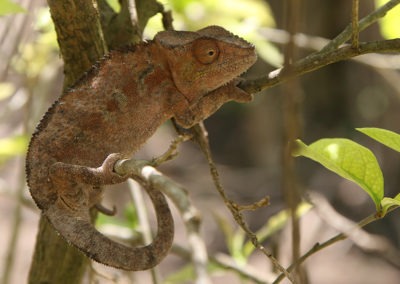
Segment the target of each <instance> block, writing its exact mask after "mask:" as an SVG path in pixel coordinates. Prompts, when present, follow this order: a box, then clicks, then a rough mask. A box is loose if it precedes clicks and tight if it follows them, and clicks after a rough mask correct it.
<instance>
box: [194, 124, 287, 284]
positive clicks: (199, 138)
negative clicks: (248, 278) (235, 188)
mask: <svg viewBox="0 0 400 284" xmlns="http://www.w3.org/2000/svg"><path fill="white" fill-rule="evenodd" d="M192 129H193V131H194V132H195V137H194V139H195V141H196V142H197V143H199V145H200V148H201V150H202V151H203V154H204V155H205V157H206V159H207V162H208V166H209V168H210V173H211V176H212V178H213V182H214V185H215V187H216V189H217V191H218V193H219V194H220V195H221V197H222V199H223V200H224V202H225V205H226V206H227V207H228V209H229V211H230V212H231V214H232V216H233V218H234V219H235V221H236V223H237V224H238V225H239V226H240V227H241V228H242V229H243V231H244V232H245V233H246V235H247V237H248V238H249V239H250V241H251V242H252V244H253V245H254V247H256V248H257V249H259V250H260V251H261V252H262V253H263V254H264V255H266V256H267V257H268V258H269V259H270V260H271V262H272V264H273V265H274V266H275V267H276V269H278V270H279V271H280V272H282V273H283V274H284V275H285V276H286V277H287V278H288V279H289V280H290V281H291V282H292V283H294V280H293V278H292V276H291V275H290V274H289V273H288V271H287V270H286V269H285V268H284V267H283V266H282V265H281V264H280V263H279V261H278V260H277V259H276V258H275V257H274V256H273V255H272V254H271V253H270V252H269V251H268V250H267V249H266V248H265V247H264V246H263V245H262V244H261V243H260V242H259V241H258V238H257V236H256V235H255V234H254V233H253V232H252V231H251V230H250V228H249V226H248V225H247V223H246V222H245V221H244V218H243V215H242V213H241V212H240V210H239V206H238V205H237V204H236V203H235V202H234V201H232V200H230V199H229V198H228V196H227V194H226V192H225V190H224V189H223V187H222V184H221V181H220V179H219V174H218V170H217V167H216V166H215V163H214V161H213V159H212V155H211V150H210V146H209V142H208V139H207V131H206V130H205V128H204V125H203V123H200V124H197V125H196V126H194V127H193V128H192Z"/></svg>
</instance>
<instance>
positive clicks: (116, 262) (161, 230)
mask: <svg viewBox="0 0 400 284" xmlns="http://www.w3.org/2000/svg"><path fill="white" fill-rule="evenodd" d="M147 192H148V194H149V196H150V198H151V201H152V202H153V205H154V208H155V212H156V216H157V224H158V231H157V235H156V237H155V239H154V241H153V242H152V243H151V244H149V245H147V246H144V247H139V248H131V247H127V246H125V245H122V244H120V243H117V242H115V241H112V240H111V239H109V238H107V237H106V236H104V235H103V234H101V233H100V232H99V231H97V230H96V229H95V228H94V226H93V225H92V224H91V222H90V216H89V211H88V210H87V209H86V210H82V211H84V212H74V211H72V210H70V209H69V208H68V207H67V205H66V204H65V203H63V202H56V203H54V204H53V206H51V207H49V208H48V209H47V210H46V211H44V215H45V216H46V217H47V218H48V219H49V221H50V223H51V224H52V225H53V226H54V227H55V229H56V230H57V231H58V232H59V233H60V234H61V235H62V236H63V237H64V238H65V239H66V240H67V241H68V242H70V243H72V244H73V245H74V246H76V247H77V248H79V249H80V250H81V251H82V252H83V253H85V254H86V255H87V256H88V257H90V258H91V259H93V260H95V261H97V262H100V263H102V264H105V265H109V266H112V267H115V268H120V269H125V270H132V271H137V270H146V269H149V268H152V267H154V266H156V265H157V264H158V263H160V262H161V260H162V259H163V258H164V257H165V256H166V255H167V253H168V251H169V249H170V248H171V246H172V241H173V237H174V221H173V218H172V215H171V212H170V209H169V206H168V203H167V201H166V199H165V197H164V195H163V194H162V193H161V192H160V191H158V190H156V189H153V188H149V189H147Z"/></svg>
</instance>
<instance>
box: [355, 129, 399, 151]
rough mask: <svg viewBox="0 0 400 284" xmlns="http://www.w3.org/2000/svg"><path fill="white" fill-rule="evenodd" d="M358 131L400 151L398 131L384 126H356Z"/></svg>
mask: <svg viewBox="0 0 400 284" xmlns="http://www.w3.org/2000/svg"><path fill="white" fill-rule="evenodd" d="M356 129H357V130H358V131H360V132H362V133H364V134H365V135H368V136H369V137H371V138H372V139H375V140H376V141H378V142H380V143H382V144H383V145H385V146H387V147H389V148H391V149H393V150H395V151H397V152H400V135H399V134H397V133H396V132H393V131H389V130H386V129H382V128H373V127H371V128H356Z"/></svg>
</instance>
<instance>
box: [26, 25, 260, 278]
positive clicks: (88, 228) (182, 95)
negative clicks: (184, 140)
mask: <svg viewBox="0 0 400 284" xmlns="http://www.w3.org/2000/svg"><path fill="white" fill-rule="evenodd" d="M255 61H256V54H255V50H254V47H253V46H252V45H251V44H249V43H248V42H246V41H244V40H243V39H241V38H239V37H237V36H235V35H233V34H231V33H230V32H228V31H226V30H225V29H223V28H221V27H218V26H210V27H207V28H204V29H201V30H199V31H197V32H185V31H164V32H160V33H158V34H157V35H156V36H155V38H154V40H152V41H149V42H146V43H141V44H139V45H136V46H134V47H133V48H130V49H128V50H124V51H112V52H110V53H109V54H108V55H107V56H106V57H105V58H104V59H103V60H101V61H100V62H99V63H98V64H97V65H95V66H94V67H93V68H92V69H91V70H90V71H89V72H88V73H87V74H86V75H85V76H84V77H83V78H82V79H81V80H79V81H78V82H77V83H76V84H75V85H74V86H73V87H72V88H71V89H70V90H68V91H67V92H65V93H64V94H63V95H62V96H61V97H60V99H58V100H57V101H56V102H55V103H54V104H53V106H51V107H50V109H49V110H48V111H47V113H46V114H45V116H44V117H43V119H42V120H41V122H40V123H39V125H38V127H37V129H36V132H35V133H34V134H33V136H32V139H31V141H30V145H29V150H28V154H27V159H26V171H27V180H28V185H29V188H30V192H31V195H32V197H33V199H34V200H35V202H36V204H37V206H38V207H39V208H40V209H41V210H42V213H43V215H44V216H46V217H47V218H48V220H49V221H50V223H51V224H52V225H53V226H54V228H55V229H56V230H57V232H58V233H59V234H61V236H63V237H64V238H65V239H66V240H67V241H68V242H69V243H71V244H73V245H74V246H76V247H77V248H78V249H80V250H81V251H82V252H83V253H85V254H86V255H87V256H89V257H90V258H92V259H94V260H96V261H98V262H100V263H103V264H106V265H110V266H113V267H116V268H121V269H126V270H145V269H149V268H151V267H153V266H155V265H157V264H158V263H159V262H160V261H161V260H162V259H163V258H164V257H165V256H166V254H167V253H168V250H169V248H170V247H171V245H172V240H173V234H174V228H173V226H174V224H173V219H172V217H171V213H170V211H169V207H168V204H167V203H166V200H165V198H164V196H163V195H162V194H161V193H160V192H158V191H156V190H149V191H148V192H149V195H150V197H151V198H152V201H153V204H154V206H155V209H156V215H157V222H158V232H157V236H156V237H155V239H154V241H153V243H151V244H150V245H147V246H144V247H139V248H131V247H127V246H125V245H122V244H119V243H117V242H115V241H112V240H110V239H109V238H107V237H105V236H104V235H102V234H101V233H100V232H98V231H97V230H96V229H95V228H94V226H93V225H92V224H91V222H90V216H89V209H90V208H92V207H94V206H96V207H97V208H98V209H99V210H100V211H106V210H103V209H102V207H101V205H100V202H101V199H102V191H103V186H104V185H107V184H115V183H120V182H123V181H124V180H126V178H127V177H122V176H119V175H117V174H116V173H115V172H114V171H113V166H114V164H115V162H116V161H117V160H119V159H121V158H130V157H131V156H132V155H133V154H134V153H135V152H136V151H137V150H138V149H139V147H140V146H141V145H142V144H143V143H144V142H145V141H146V140H147V139H148V138H149V137H150V136H152V134H153V133H154V132H155V130H156V129H157V128H158V127H159V126H160V125H161V124H163V123H164V122H165V121H166V120H168V119H170V118H174V119H175V121H176V122H177V123H178V124H179V125H180V126H182V127H185V128H188V127H191V126H193V125H194V124H196V123H198V122H199V121H201V120H204V119H205V118H207V117H208V116H210V115H211V114H212V113H214V112H215V111H216V110H217V109H218V108H219V107H220V106H221V105H222V104H224V103H225V102H227V101H230V100H235V101H238V102H247V101H250V100H251V99H252V96H251V95H250V94H247V93H246V92H244V91H243V90H241V89H239V88H238V87H237V86H236V85H237V84H238V82H239V81H240V80H239V79H238V78H237V76H239V75H240V74H241V73H243V72H244V71H246V70H247V69H248V68H249V67H250V66H251V65H252V64H253V63H254V62H255ZM105 213H107V212H105Z"/></svg>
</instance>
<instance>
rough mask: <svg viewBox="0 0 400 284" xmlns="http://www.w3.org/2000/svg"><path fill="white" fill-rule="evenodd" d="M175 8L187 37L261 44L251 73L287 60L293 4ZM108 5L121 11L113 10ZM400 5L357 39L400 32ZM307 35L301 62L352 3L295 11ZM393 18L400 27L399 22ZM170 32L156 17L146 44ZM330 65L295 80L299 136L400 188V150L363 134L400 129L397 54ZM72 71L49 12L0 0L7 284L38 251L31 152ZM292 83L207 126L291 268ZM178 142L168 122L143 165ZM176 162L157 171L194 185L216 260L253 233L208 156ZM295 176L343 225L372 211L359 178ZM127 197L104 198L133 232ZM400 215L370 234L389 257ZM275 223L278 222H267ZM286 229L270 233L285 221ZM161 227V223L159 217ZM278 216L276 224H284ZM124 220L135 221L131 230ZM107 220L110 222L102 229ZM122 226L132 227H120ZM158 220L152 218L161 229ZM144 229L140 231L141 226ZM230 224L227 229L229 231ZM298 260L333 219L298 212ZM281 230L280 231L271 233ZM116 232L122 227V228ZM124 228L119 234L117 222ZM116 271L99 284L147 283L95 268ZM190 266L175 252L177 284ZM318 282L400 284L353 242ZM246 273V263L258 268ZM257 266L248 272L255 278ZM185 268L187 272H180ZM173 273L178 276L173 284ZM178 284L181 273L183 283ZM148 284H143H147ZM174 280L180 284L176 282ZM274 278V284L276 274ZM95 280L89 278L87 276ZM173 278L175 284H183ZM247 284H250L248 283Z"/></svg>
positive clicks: (226, 176) (0, 177) (1, 197)
mask: <svg viewBox="0 0 400 284" xmlns="http://www.w3.org/2000/svg"><path fill="white" fill-rule="evenodd" d="M161 2H162V3H163V4H164V5H165V7H166V9H171V10H172V11H173V17H174V26H175V28H176V29H177V30H197V29H200V28H202V27H204V26H208V25H221V26H223V27H225V28H226V29H228V30H230V31H231V32H233V33H235V34H237V35H239V36H241V37H244V38H245V39H247V40H248V41H250V42H252V43H253V44H254V45H255V46H256V48H257V52H258V53H259V61H258V62H257V63H256V64H255V66H253V67H252V68H251V70H250V71H249V72H248V73H247V74H246V75H245V76H246V77H248V78H255V77H258V76H262V75H266V74H268V72H270V71H272V70H274V69H276V68H279V67H280V66H282V64H283V54H282V43H285V42H286V41H287V39H286V37H287V34H286V33H285V32H284V14H285V11H284V9H285V3H286V2H288V1H279V0H271V1H262V0H247V1H246V0H242V1H240V0H234V1H232V0H231V1H228V0H223V1H214V0H205V1H183V0H180V1H179V0H171V1H161ZM384 2H386V1H381V0H376V1H373V0H364V1H360V17H363V16H365V15H367V14H369V13H371V12H372V11H373V10H374V9H376V7H377V6H380V5H382V4H383V3H384ZM110 5H112V6H113V7H115V9H118V3H117V1H110ZM399 10H400V7H397V8H396V9H393V10H392V11H391V12H390V13H389V14H388V15H387V17H385V21H384V22H380V23H379V25H378V24H375V25H373V26H371V27H369V28H368V29H367V30H366V31H364V32H362V33H361V34H360V40H361V41H373V40H380V39H384V38H396V37H400V29H399V26H400V23H399V19H400V11H399ZM298 13H299V14H298V15H299V16H298V17H299V24H298V26H297V27H296V29H297V31H298V32H299V33H302V34H304V38H303V41H302V43H301V44H300V46H297V48H298V49H297V54H298V55H297V57H298V58H301V57H304V56H306V55H307V54H309V53H311V52H312V51H315V50H318V49H320V48H321V47H323V45H324V43H325V41H324V39H326V40H329V39H332V38H334V37H335V36H336V35H337V34H339V33H340V32H341V31H342V30H343V29H344V28H345V27H346V26H347V25H348V24H349V23H350V19H351V1H349V0H325V1H319V0H303V1H302V2H301V9H300V10H299V11H298ZM396 21H397V22H396ZM160 30H162V25H161V21H160V17H159V16H156V17H154V18H152V19H151V21H150V22H149V24H148V25H147V28H146V29H145V37H146V38H147V39H151V38H152V37H153V36H154V34H155V33H156V32H158V31H160ZM360 59H362V60H349V61H345V62H340V63H336V64H333V65H330V66H326V67H324V68H322V69H320V70H317V71H315V72H312V73H309V74H306V75H304V76H301V77H300V78H298V79H297V80H296V86H297V92H298V93H299V98H300V103H299V106H300V107H301V109H300V119H299V125H300V129H299V132H300V133H301V134H300V138H301V139H302V140H303V141H305V142H306V143H311V142H313V141H315V140H317V139H320V138H326V137H344V138H349V139H352V140H354V141H357V142H358V143H360V144H362V145H364V146H366V147H368V148H369V149H371V150H372V151H373V153H374V154H375V155H376V156H377V159H378V161H379V164H380V166H381V168H382V171H383V175H384V178H385V196H390V197H393V196H395V195H396V194H397V193H398V192H399V191H400V190H399V188H400V155H398V153H395V152H394V151H393V150H390V149H388V148H385V147H383V146H382V145H381V144H379V143H376V142H374V141H373V140H372V139H370V138H368V137H367V136H364V135H362V134H360V133H358V132H357V131H356V130H355V128H357V127H381V128H385V129H389V130H392V131H395V132H397V133H400V73H399V69H400V55H399V56H397V57H392V58H391V60H385V58H383V57H380V56H376V55H375V56H369V57H367V56H362V57H360ZM62 86H63V65H62V59H61V56H60V54H59V51H58V46H57V40H56V35H55V32H54V27H53V25H52V22H51V18H50V14H49V11H48V8H47V4H46V2H45V1H42V0H20V1H13V2H10V1H8V0H1V1H0V216H1V217H0V230H1V232H2V233H1V234H0V275H1V276H3V277H6V278H8V279H9V281H8V283H24V282H26V279H27V275H28V272H29V266H30V261H31V256H32V254H33V249H34V244H35V238H36V234H37V224H38V220H39V217H40V212H39V210H38V209H37V208H36V207H35V205H34V204H33V202H32V200H31V198H30V195H29V191H28V189H27V187H26V183H25V172H24V158H25V157H24V155H25V152H26V147H27V143H28V141H29V137H30V135H31V134H32V132H33V131H34V128H35V125H36V124H37V123H38V121H39V120H40V118H41V116H42V115H43V113H44V112H45V111H46V109H47V108H48V107H49V106H50V105H51V103H52V102H53V101H54V100H55V99H56V98H57V97H58V96H59V95H60V94H61V92H62ZM283 96H285V88H284V87H282V86H277V87H273V88H270V89H268V90H266V91H264V92H261V93H259V94H256V95H255V99H254V101H253V102H251V103H248V104H237V103H228V104H226V105H225V106H223V107H222V108H221V109H220V110H219V111H218V112H217V113H216V114H214V115H213V116H212V117H210V118H209V119H207V120H206V121H205V125H206V127H207V129H208V133H209V139H210V143H211V149H212V152H213V155H214V158H215V160H216V162H217V165H218V168H219V170H220V175H221V179H222V182H223V185H224V187H225V189H226V191H227V192H228V194H229V196H230V197H231V198H232V199H234V200H235V201H236V202H238V203H239V204H248V203H252V202H256V201H258V200H259V199H261V198H262V197H264V196H266V195H269V196H270V198H271V200H270V203H271V204H270V206H268V207H265V208H262V209H259V210H256V211H254V212H251V213H246V214H245V216H246V220H247V222H248V224H249V225H250V227H251V228H252V229H253V230H254V231H257V230H259V229H260V228H266V227H268V226H269V227H268V228H270V229H271V228H272V231H273V233H271V234H270V235H269V237H268V238H266V240H265V241H264V244H265V245H266V247H268V249H269V250H271V251H273V252H274V254H275V255H276V256H277V258H278V259H279V261H280V262H281V263H282V264H283V265H284V266H287V265H289V264H290V263H291V248H290V247H291V239H290V236H291V235H290V225H289V224H290V222H286V221H287V218H286V217H285V215H284V212H285V211H283V210H284V209H285V206H286V205H285V202H284V198H283V194H282V183H283V182H282V181H283V180H284V179H285V176H283V174H282V155H283V154H282V151H283V146H282V141H284V140H283V135H284V134H283V130H284V122H283V102H282V97H283ZM175 135H176V133H175V131H174V129H173V127H171V124H170V123H166V124H165V125H163V126H162V127H161V128H160V129H159V131H158V132H157V133H156V134H155V136H154V137H153V138H151V139H150V141H148V143H146V145H145V146H144V147H143V149H142V150H141V151H140V152H139V153H138V154H137V157H140V158H146V159H151V158H153V157H155V156H157V155H160V154H161V153H163V152H164V151H165V150H166V149H167V148H168V146H169V144H170V142H171V141H172V140H173V139H174V137H175ZM179 151H180V154H179V156H178V157H177V158H176V159H175V160H173V161H171V162H168V163H166V164H164V165H163V166H162V167H161V168H160V170H161V171H162V172H163V173H164V174H165V175H168V176H170V177H171V178H173V179H174V180H176V181H177V182H179V183H181V184H182V185H184V186H185V187H186V188H187V189H188V191H189V194H190V198H191V200H192V202H193V204H194V205H195V206H196V207H197V208H198V209H199V210H200V212H201V214H202V218H203V223H202V234H203V235H202V236H203V237H204V240H205V242H206V244H207V249H208V252H209V254H210V255H212V256H214V255H217V254H220V253H221V254H232V252H234V251H235V248H234V246H230V245H229V243H230V242H229V241H228V240H232V239H234V238H235V236H236V240H240V238H241V237H243V236H242V235H241V233H240V230H237V225H235V223H234V221H233V219H232V217H231V215H230V213H229V211H228V210H227V209H226V208H225V207H224V203H223V201H222V200H221V198H220V197H219V195H218V194H217V192H216V190H215V188H214V186H213V183H212V179H211V177H210V175H209V169H208V166H207V163H206V160H205V158H204V157H203V155H202V153H201V151H200V150H199V148H198V147H197V146H196V145H195V144H193V143H191V142H186V143H184V144H183V145H181V146H180V148H179ZM296 167H297V171H296V175H297V179H298V183H299V187H301V188H302V192H303V194H304V195H307V192H309V191H313V192H318V193H320V194H322V196H324V197H325V198H326V199H327V200H328V201H329V203H330V204H331V205H332V206H333V207H334V208H335V210H336V211H338V212H339V213H340V214H342V215H343V216H345V217H346V218H348V219H350V220H354V221H359V220H361V219H363V218H365V217H366V216H368V215H370V214H372V213H373V212H374V210H375V207H374V204H373V202H372V201H371V200H370V198H369V197H368V195H367V194H366V193H365V192H363V191H362V190H360V188H358V187H357V186H356V185H354V184H353V183H351V182H349V181H346V180H344V179H342V178H340V177H338V176H336V175H335V174H333V173H331V172H329V171H327V170H326V169H324V168H322V167H321V166H320V165H318V164H316V163H313V162H311V161H309V160H306V159H304V158H298V159H296ZM127 200H130V197H129V192H128V191H127V190H126V187H125V186H115V188H114V189H113V190H110V191H108V192H107V194H106V200H105V204H106V205H109V206H112V205H113V204H116V205H117V207H118V210H119V211H118V212H119V213H118V216H117V218H120V224H121V223H122V224H123V226H125V225H126V224H131V223H132V222H131V221H132V220H134V219H135V216H134V215H135V214H134V213H132V211H133V210H132V205H131V203H130V202H127ZM174 214H175V220H176V231H177V232H176V237H175V241H176V243H179V244H182V245H185V243H186V239H185V230H184V226H183V224H182V221H181V217H180V216H179V215H178V214H177V213H176V210H174ZM398 214H399V213H398V212H396V211H395V212H394V213H392V214H390V215H388V216H387V217H385V218H384V219H382V220H380V221H378V222H374V223H373V224H371V225H369V226H367V227H366V228H365V229H366V230H367V231H368V232H369V233H370V234H377V235H380V236H381V237H383V238H385V240H386V241H388V242H389V244H390V245H391V246H392V247H393V248H397V249H398V248H399V246H400V222H399V221H398V220H399V216H398ZM271 217H273V218H272V219H271ZM277 217H280V218H281V219H279V220H280V221H279V222H278V225H274V226H273V225H271V220H275V221H276V220H277ZM151 218H152V220H154V217H151ZM274 218H275V219H274ZM127 220H128V221H127ZM109 222H111V221H110V220H109V219H106V218H103V217H101V218H100V220H99V223H100V224H102V225H104V224H108V223H109ZM124 222H125V223H124ZM154 222H155V221H152V223H154ZM133 223H135V222H133ZM225 225H229V226H230V227H231V231H229V230H226V229H223V227H224V226H225ZM300 225H301V251H302V252H306V251H307V250H308V249H310V248H311V247H312V246H313V245H314V244H315V243H316V242H323V241H325V240H327V239H329V238H331V237H332V236H334V235H336V234H337V233H338V231H336V230H335V229H334V228H333V227H332V226H331V225H330V224H328V223H326V222H325V221H323V220H322V219H321V217H320V216H319V215H318V213H317V212H316V211H315V210H313V209H310V208H307V209H305V210H304V212H303V213H302V216H301V219H300ZM271 226H272V227H271ZM114 229H115V226H114ZM117 229H118V226H117ZM247 261H248V264H249V265H250V266H251V267H252V268H255V269H256V270H257V273H259V274H260V275H261V276H262V277H264V279H269V278H268V277H269V276H268V275H270V273H272V272H273V270H272V268H271V264H270V262H269V261H268V259H266V258H265V256H263V255H262V254H260V253H258V252H255V253H253V254H251V256H250V257H249V258H248V259H246V261H244V262H246V263H247ZM94 267H95V269H96V270H98V271H102V273H105V274H106V275H108V276H109V278H107V277H98V279H97V280H96V281H98V282H96V283H133V281H135V279H136V281H137V282H135V283H147V282H146V281H150V280H143V279H150V278H149V276H148V272H140V273H135V275H132V274H128V273H125V272H120V271H117V270H114V269H109V268H104V267H103V266H101V265H94ZM183 267H185V261H184V260H182V259H181V258H180V257H178V256H175V255H170V256H168V257H167V258H166V260H164V261H163V263H162V264H161V265H160V268H159V269H160V270H161V273H162V275H163V276H165V277H166V278H167V277H170V278H168V279H170V282H169V283H190V281H188V282H185V281H186V280H185V276H184V273H183V272H182V271H183V270H181V269H182V268H183ZM305 268H306V270H307V274H308V278H309V282H310V283H322V284H324V283H327V284H328V283H371V284H372V283H382V279H383V277H384V279H385V280H384V282H385V283H389V284H390V283H393V284H394V283H399V279H400V271H399V268H398V267H396V266H394V265H392V264H391V263H390V262H388V261H387V260H385V257H384V256H382V255H381V254H379V253H372V252H366V251H365V250H363V249H361V248H360V247H358V246H356V245H354V243H353V242H352V241H350V240H346V241H343V242H340V243H338V244H336V245H334V246H332V247H329V248H328V249H325V250H323V251H321V252H319V253H317V254H315V255H314V256H312V257H311V258H310V259H309V260H307V261H306V262H305ZM249 269H250V268H249ZM249 271H250V270H249ZM181 272H182V273H181ZM174 277H175V278H174ZM179 277H182V278H179ZM138 279H139V280H138ZM174 279H175V280H174ZM272 279H273V278H272ZM213 280H214V281H215V283H226V281H231V283H246V282H242V280H241V279H240V277H239V276H237V275H236V274H235V273H234V272H230V271H227V270H226V271H224V270H219V271H218V272H216V273H215V274H214V275H213ZM87 281H89V280H87ZM174 281H176V282H174ZM250 283H251V282H250Z"/></svg>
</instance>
